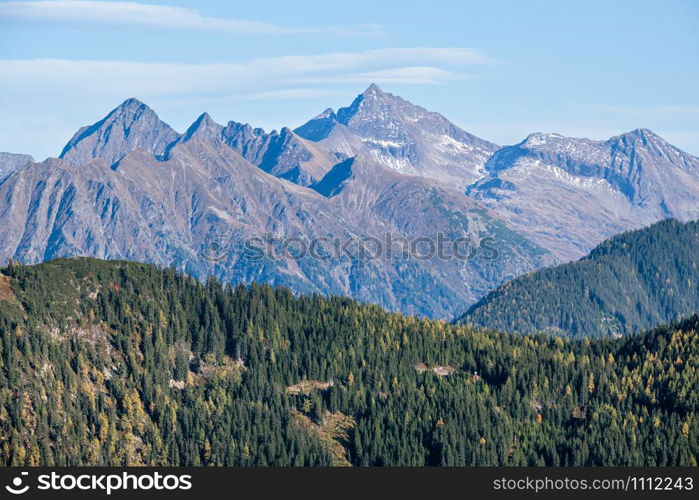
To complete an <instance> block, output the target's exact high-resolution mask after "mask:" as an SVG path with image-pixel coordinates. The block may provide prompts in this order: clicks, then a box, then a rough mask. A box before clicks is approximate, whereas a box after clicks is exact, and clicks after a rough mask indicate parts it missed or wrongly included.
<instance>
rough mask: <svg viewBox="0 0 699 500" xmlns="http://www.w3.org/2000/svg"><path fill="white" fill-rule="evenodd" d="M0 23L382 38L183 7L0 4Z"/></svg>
mask: <svg viewBox="0 0 699 500" xmlns="http://www.w3.org/2000/svg"><path fill="white" fill-rule="evenodd" d="M0 19H8V20H20V21H23V22H45V21H50V22H54V23H55V22H69V23H84V24H89V25H90V26H136V27H138V26H141V27H143V26H146V27H152V28H168V29H182V30H199V31H217V32H225V33H238V34H246V35H252V34H258V35H304V34H334V35H339V36H342V35H350V36H354V35H371V34H373V35H378V34H382V30H381V29H380V28H379V27H378V26H374V25H368V26H363V27H356V28H349V29H348V28H342V27H337V26H324V27H291V26H279V25H275V24H269V23H261V22H256V21H247V20H240V19H224V18H218V17H208V16H203V15H201V14H200V13H199V12H198V11H196V10H194V9H189V8H186V7H175V6H170V5H153V4H147V3H139V2H102V1H93V0H50V1H30V2H5V3H2V4H0Z"/></svg>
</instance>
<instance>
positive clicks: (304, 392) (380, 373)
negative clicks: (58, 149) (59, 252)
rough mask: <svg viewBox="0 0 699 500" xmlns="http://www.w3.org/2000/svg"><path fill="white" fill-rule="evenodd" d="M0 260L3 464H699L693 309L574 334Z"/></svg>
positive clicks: (134, 273)
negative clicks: (597, 335) (658, 321)
mask: <svg viewBox="0 0 699 500" xmlns="http://www.w3.org/2000/svg"><path fill="white" fill-rule="evenodd" d="M3 273H4V276H3V277H0V353H1V354H0V463H2V464H3V465H54V464H56V465H75V464H81V465H88V464H90V465H92V464H111V465H122V464H134V465H135V464H173V465H209V464H212V465H327V464H334V465H520V464H527V465H544V464H548V465H580V464H583V465H678V464H687V465H696V464H697V457H698V456H699V419H698V418H697V416H698V415H697V413H698V410H699V401H698V400H697V393H696V387H697V385H698V384H699V376H698V374H697V367H698V365H699V357H698V354H699V353H698V351H699V342H698V341H697V340H698V338H697V329H699V318H697V317H694V318H693V319H691V320H688V321H686V322H685V323H682V324H678V325H675V326H672V327H668V328H659V329H656V330H653V331H651V332H649V333H646V334H642V335H639V336H634V337H630V338H624V339H616V340H615V339H598V340H593V341H571V340H563V339H552V338H549V337H546V336H536V337H530V336H511V335H507V334H501V333H497V332H486V331H479V330H474V329H472V328H471V327H468V326H454V325H449V324H446V323H444V322H438V321H427V320H422V319H416V318H413V317H404V316H400V315H397V314H390V313H387V312H384V311H383V310H381V309H380V308H378V307H374V306H366V305H360V304H358V303H356V302H354V301H351V300H347V299H341V298H330V299H328V298H321V297H301V298H297V297H294V296H293V295H292V294H291V293H290V292H289V291H288V290H286V289H273V288H270V287H266V286H265V287H260V286H252V287H250V288H243V287H239V288H235V289H230V288H226V287H222V286H220V285H219V284H217V283H215V282H209V283H207V284H201V283H199V282H197V281H195V280H193V279H191V278H188V277H185V276H181V275H178V274H177V273H175V272H173V271H160V270H158V269H156V268H154V267H151V266H146V265H141V264H132V263H126V262H102V261H96V260H88V259H76V260H59V261H53V262H50V263H46V264H41V265H37V266H31V267H24V266H16V265H14V266H11V267H9V268H7V269H5V270H3Z"/></svg>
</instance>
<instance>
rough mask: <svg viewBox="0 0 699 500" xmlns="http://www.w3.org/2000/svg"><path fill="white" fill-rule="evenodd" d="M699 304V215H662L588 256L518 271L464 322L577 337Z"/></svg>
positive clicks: (666, 318) (628, 329)
mask: <svg viewBox="0 0 699 500" xmlns="http://www.w3.org/2000/svg"><path fill="white" fill-rule="evenodd" d="M697 311H699V222H690V223H686V224H683V223H680V222H678V221H676V220H666V221H663V222H659V223H657V224H654V225H653V226H650V227H648V228H645V229H641V230H638V231H632V232H628V233H624V234H621V235H619V236H616V237H614V238H611V239H610V240H608V241H606V242H604V243H602V244H601V245H599V246H598V247H597V248H596V249H594V250H593V251H592V252H591V253H590V254H589V255H588V256H587V257H585V258H584V259H581V260H579V261H577V262H573V263H571V264H565V265H562V266H558V267H553V268H549V269H543V270H541V271H537V272H534V273H530V274H527V275H524V276H521V277H519V278H516V279H514V280H512V281H510V282H508V283H506V284H505V285H503V286H502V287H500V288H499V289H497V290H495V291H494V292H491V293H490V294H489V295H487V296H486V297H485V298H484V299H483V300H481V301H480V302H479V303H477V304H476V305H474V306H473V307H472V308H471V309H470V310H469V311H468V312H467V313H466V315H465V316H464V317H463V318H461V320H460V321H461V322H467V323H471V324H474V325H479V326H487V327H492V328H497V329H501V330H506V331H517V332H523V333H532V332H535V331H542V330H551V331H553V332H554V333H558V334H566V335H575V336H583V335H589V336H596V335H610V334H611V335H618V334H622V335H625V334H629V333H635V332H638V331H639V330H641V329H644V328H649V327H651V326H653V325H657V324H660V323H668V322H670V321H672V320H678V319H680V318H682V317H686V316H687V315H689V314H693V313H695V312H697Z"/></svg>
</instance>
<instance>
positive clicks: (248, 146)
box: [0, 85, 699, 318]
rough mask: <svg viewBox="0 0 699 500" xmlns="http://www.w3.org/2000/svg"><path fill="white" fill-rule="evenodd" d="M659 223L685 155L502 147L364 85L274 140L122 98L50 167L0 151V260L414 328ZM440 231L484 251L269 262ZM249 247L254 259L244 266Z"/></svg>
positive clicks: (694, 187)
mask: <svg viewBox="0 0 699 500" xmlns="http://www.w3.org/2000/svg"><path fill="white" fill-rule="evenodd" d="M669 217H675V218H678V219H680V220H689V219H694V218H698V217H699V159H697V158H696V157H693V156H692V155H689V154H687V153H685V152H683V151H681V150H679V149H677V148H675V147H674V146H672V145H670V144H668V143H667V142H665V141H664V140H663V139H661V138H660V137H658V136H657V135H655V134H653V133H652V132H650V131H648V130H643V129H639V130H634V131H632V132H629V133H626V134H623V135H620V136H618V137H614V138H612V139H609V140H608V141H591V140H587V139H573V138H566V137H562V136H560V135H556V134H540V133H537V134H532V135H530V136H528V137H527V138H526V139H525V140H524V141H523V142H521V143H520V144H517V145H515V146H505V147H500V146H498V145H496V144H493V143H491V142H488V141H486V140H483V139H479V138H478V137H475V136H473V135H471V134H469V133H467V132H465V131H463V130H461V129H460V128H458V127H456V126H455V125H453V124H452V123H451V122H449V121H448V120H447V119H446V118H445V117H443V116H442V115H440V114H438V113H434V112H430V111H427V110H425V109H424V108H421V107H419V106H415V105H413V104H411V103H409V102H408V101H406V100H404V99H402V98H400V97H398V96H394V95H392V94H389V93H386V92H383V91H382V90H381V89H380V88H379V87H378V86H376V85H371V86H370V87H369V88H368V89H367V90H366V91H365V92H363V93H362V94H360V95H359V96H358V97H357V98H356V99H355V100H354V101H353V102H352V103H351V104H350V105H349V106H347V107H344V108H340V109H338V110H337V111H334V110H331V109H328V110H326V111H324V112H323V113H321V114H319V115H317V116H316V117H314V118H312V119H311V120H310V121H308V122H307V123H306V124H304V125H302V126H300V127H298V128H296V129H295V130H291V129H289V128H283V129H281V131H279V132H278V131H271V132H266V131H264V130H262V129H260V128H253V127H252V126H250V125H247V124H242V123H238V122H234V121H230V122H228V123H227V124H225V125H221V124H218V123H216V122H215V121H214V120H213V119H212V118H211V117H210V116H209V115H208V114H206V113H204V114H202V115H201V116H200V117H199V118H197V119H196V120H195V121H194V123H193V124H192V125H191V126H190V127H189V128H188V129H187V130H186V131H185V132H184V133H178V132H176V131H175V130H173V129H172V128H171V127H170V126H169V125H167V124H166V123H164V122H163V121H162V120H160V118H159V117H158V116H157V114H156V113H155V112H154V111H153V110H151V109H150V108H149V107H148V106H146V105H145V104H143V103H142V102H140V101H138V100H136V99H128V100H126V101H125V102H123V103H122V104H121V105H120V106H118V107H117V108H116V109H114V110H113V111H111V112H110V113H109V114H108V115H107V116H106V117H105V118H104V119H102V120H100V121H98V122H96V123H95V124H93V125H91V126H86V127H83V128H81V129H80V130H79V131H78V132H76V134H75V135H74V136H73V138H71V139H70V141H69V142H68V143H67V144H66V146H65V148H64V149H63V151H62V153H61V155H60V157H59V158H50V159H47V160H45V161H43V162H39V163H36V162H34V161H33V160H32V159H31V157H27V156H22V155H8V154H2V155H0V261H1V260H7V259H9V258H12V259H15V260H18V261H21V262H25V263H37V262H41V261H46V260H49V259H52V258H57V257H66V256H76V255H86V256H93V257H98V258H105V259H129V260H136V261H142V262H150V263H155V264H159V265H163V266H173V267H176V268H178V269H180V270H182V271H185V272H187V273H189V274H192V275H194V276H197V277H205V276H209V275H213V276H215V277H217V278H219V279H221V280H223V281H226V282H235V283H237V282H245V283H248V282H251V281H260V282H267V283H274V284H283V285H287V286H289V287H290V288H291V289H293V290H294V291H296V292H303V293H312V292H319V293H322V294H342V295H349V296H352V297H354V298H357V299H359V300H363V301H368V302H375V303H378V304H380V305H382V306H384V307H387V308H389V309H392V310H399V311H402V312H404V313H408V314H418V315H423V316H429V317H442V318H452V317H454V316H456V315H459V314H461V313H463V312H464V311H466V310H467V309H468V307H469V306H470V305H471V304H474V303H475V302H476V301H478V300H479V299H480V298H482V297H483V296H485V295H486V294H487V293H488V292H489V291H491V290H492V289H494V288H495V287H497V286H499V285H501V284H502V283H504V282H505V281H507V280H508V279H510V278H512V277H515V276H518V275H521V274H523V273H526V272H529V271H532V270H535V269H539V268H541V267H544V266H549V265H553V264H558V263H563V262H567V261H570V260H572V259H576V258H579V257H581V256H583V255H585V254H586V253H587V252H588V251H590V250H591V249H592V248H593V247H594V246H595V245H597V244H598V243H600V242H601V241H603V240H604V239H606V238H608V237H610V236H612V235H614V234H617V233H620V232H623V231H626V230H629V229H636V228H640V227H643V226H646V225H649V224H651V223H653V222H656V221H658V220H661V219H664V218H669ZM440 233H441V234H442V235H446V236H447V237H448V238H449V239H451V240H455V239H456V238H467V239H468V241H469V242H470V245H471V246H472V247H473V248H475V249H477V250H479V249H480V248H481V247H482V244H483V242H486V243H488V245H490V246H492V247H494V248H495V252H490V253H488V252H486V253H485V254H483V253H482V252H478V251H476V252H474V253H473V255H471V256H469V258H467V259H455V258H438V257H432V258H421V256H419V255H418V256H415V255H413V256H412V257H413V258H407V259H406V258H399V257H396V255H390V256H388V255H386V252H385V250H386V248H385V247H384V254H382V256H381V257H380V258H374V259H366V258H362V257H361V256H360V257H357V255H356V254H355V255H354V256H353V255H342V256H340V257H338V258H313V257H312V256H310V255H308V254H305V255H304V256H301V257H298V256H296V257H295V256H290V255H282V257H281V258H275V257H274V255H276V253H270V252H269V250H270V247H271V248H272V249H276V250H280V248H279V247H280V245H282V244H281V243H280V242H282V241H284V239H285V238H286V239H288V238H294V239H295V241H297V242H298V241H301V242H304V244H306V245H307V244H308V243H309V242H311V241H321V242H322V243H321V245H320V248H323V249H324V251H325V252H326V254H330V253H332V250H333V247H334V245H335V243H336V242H337V241H340V242H347V241H352V242H356V241H357V240H358V239H361V238H363V239H364V240H366V239H368V238H370V239H371V241H374V242H375V241H384V240H385V239H386V235H391V237H392V238H394V239H396V238H402V239H403V241H405V242H416V241H422V242H423V243H424V242H425V239H429V240H432V241H436V240H437V239H438V238H439V237H440ZM331 239H334V240H333V241H332V242H330V241H329V240H331ZM250 241H257V242H261V243H260V247H261V248H263V249H264V250H266V251H265V252H264V253H263V255H262V256H261V258H259V259H257V260H255V261H252V260H251V259H250V258H249V257H250V255H249V252H248V250H249V243H250ZM287 241H289V240H287ZM277 253H278V252H277ZM321 253H322V252H321ZM417 290H419V293H416V291H417Z"/></svg>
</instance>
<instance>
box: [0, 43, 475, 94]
mask: <svg viewBox="0 0 699 500" xmlns="http://www.w3.org/2000/svg"><path fill="white" fill-rule="evenodd" d="M486 62H488V59H487V58H486V57H485V56H484V55H483V54H482V53H480V52H479V51H478V50H475V49H469V48H393V49H377V50H367V51H360V52H334V53H329V54H321V55H309V56H285V57H275V58H261V59H253V60H251V61H247V62H242V63H208V64H184V63H145V62H134V61H94V60H66V59H29V60H0V92H6V93H10V92H27V91H30V90H31V89H33V88H35V89H36V91H38V92H42V93H47V92H48V93H55V94H60V93H62V92H70V93H75V92H79V93H87V94H92V95H100V96H115V97H123V96H124V95H125V94H127V95H133V96H137V97H141V98H147V97H154V96H156V97H162V96H180V95H181V96H190V97H191V96H196V95H199V96H202V95H220V96H233V95H238V96H240V95H244V94H257V95H264V92H270V91H277V92H278V91H281V90H284V89H293V88H297V87H308V86H309V85H311V86H314V85H318V84H342V83H360V82H364V83H368V82H371V81H377V82H378V83H382V82H383V83H387V82H390V83H394V84H399V83H404V84H439V83H445V82H448V81H452V80H454V79H458V78H463V77H464V76H465V75H464V74H463V73H461V71H462V70H463V67H464V66H469V65H476V64H484V63H486ZM270 95H271V94H270Z"/></svg>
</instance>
